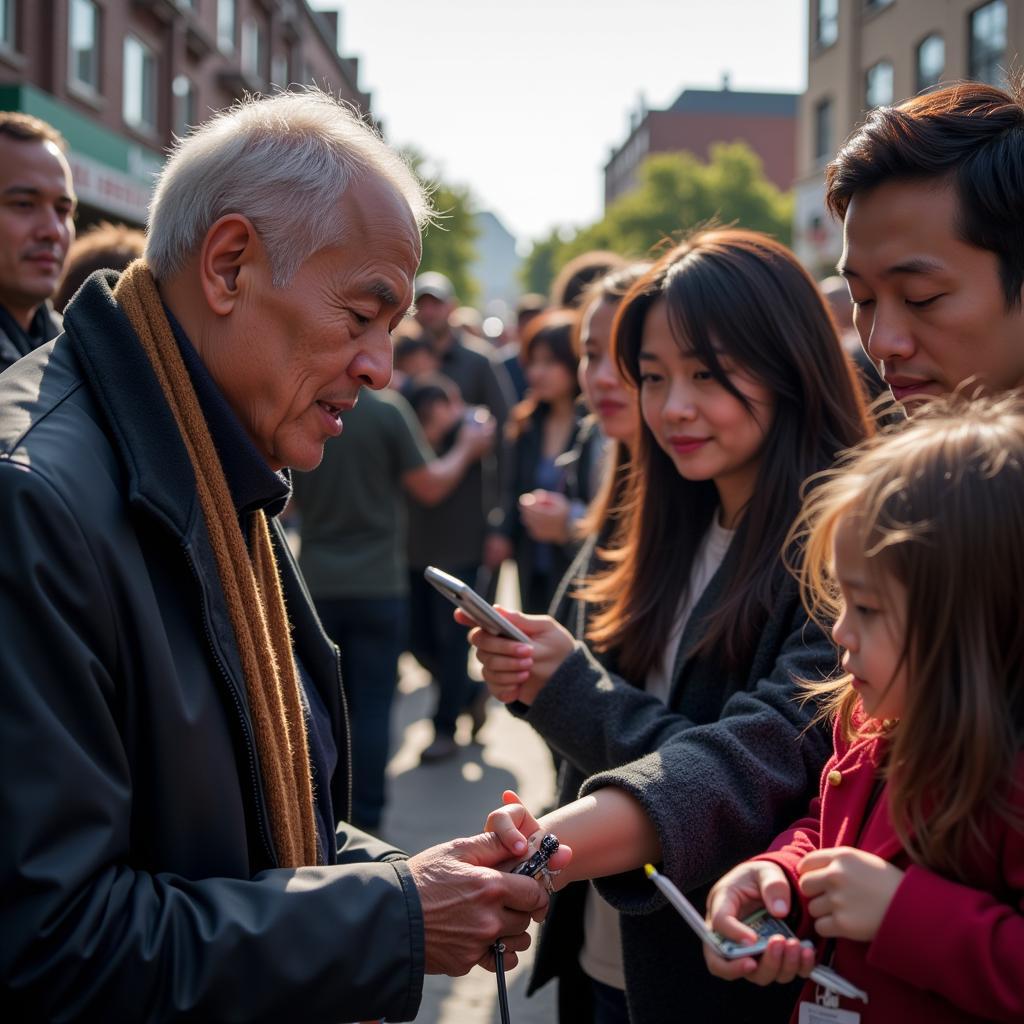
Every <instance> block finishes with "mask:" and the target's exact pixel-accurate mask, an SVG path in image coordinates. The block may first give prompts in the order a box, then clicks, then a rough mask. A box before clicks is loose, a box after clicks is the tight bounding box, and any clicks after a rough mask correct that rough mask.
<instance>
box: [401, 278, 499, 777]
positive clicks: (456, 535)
mask: <svg viewBox="0 0 1024 1024" xmlns="http://www.w3.org/2000/svg"><path fill="white" fill-rule="evenodd" d="M415 298H416V320H417V321H418V323H419V324H420V327H421V328H422V331H423V337H424V338H426V339H427V340H428V341H429V342H430V344H431V346H432V347H433V350H434V353H435V355H436V356H437V358H438V359H439V361H440V368H439V372H440V373H442V374H443V375H444V376H446V377H447V378H449V380H451V381H452V383H453V384H454V385H455V386H456V388H457V389H458V394H459V398H460V400H461V401H463V402H465V404H466V405H467V406H469V407H470V408H471V409H475V408H477V407H482V409H483V410H485V411H486V413H489V414H490V415H491V416H493V417H494V420H495V422H496V426H497V429H498V431H499V432H500V431H502V430H503V429H504V424H505V420H506V417H507V416H508V410H509V408H510V406H511V395H512V391H511V386H510V384H509V382H508V377H507V375H506V374H505V372H504V370H503V369H502V367H501V366H500V365H499V364H498V363H497V360H496V358H495V355H494V351H493V349H492V348H491V346H490V345H487V344H484V343H482V342H479V341H477V340H476V339H475V338H472V337H470V336H467V335H465V334H464V333H463V332H461V331H459V330H457V329H455V328H453V327H452V325H451V322H450V317H451V313H452V311H453V309H454V308H455V290H454V288H453V287H452V283H451V281H449V280H448V278H447V277H445V276H444V275H443V274H439V273H436V272H427V273H423V274H420V275H419V277H417V278H416V288H415ZM502 454H503V452H502V446H501V445H498V446H496V449H495V451H494V452H493V453H492V454H490V455H488V456H486V457H485V458H483V459H481V460H480V461H479V462H478V463H476V464H475V465H474V466H472V467H471V468H470V469H469V471H468V472H467V473H466V475H465V476H464V477H463V479H462V480H461V482H460V483H459V484H458V486H457V487H456V488H455V489H454V490H453V491H452V493H451V494H450V495H448V497H447V498H445V499H444V500H443V501H442V502H440V503H439V504H437V505H435V506H433V507H430V508H428V507H426V506H423V505H422V504H419V503H417V502H416V501H415V500H414V499H413V500H411V501H410V516H409V571H410V618H411V622H410V650H411V651H412V653H413V654H414V655H415V656H416V658H417V660H419V662H420V663H421V664H422V665H423V667H424V668H426V669H427V671H428V672H430V673H431V675H432V676H433V677H434V680H435V681H436V682H437V684H438V691H439V694H438V703H437V707H436V709H435V712H434V715H433V722H434V739H433V741H432V742H431V744H430V745H429V746H428V747H427V748H426V749H425V750H424V751H423V754H422V757H423V760H425V761H434V760H439V759H442V758H445V757H450V756H451V755H453V754H454V753H455V752H456V749H457V748H456V744H455V725H456V720H457V718H458V716H459V715H460V714H461V713H462V712H463V711H466V710H468V709H469V708H470V706H471V705H473V704H474V702H475V704H476V711H477V719H476V720H477V722H478V723H480V722H481V721H482V719H481V712H482V708H483V701H484V700H485V699H486V697H485V694H484V693H483V690H482V689H481V688H480V687H478V686H476V685H475V684H474V683H473V682H472V681H471V680H470V678H469V671H468V667H469V666H468V660H467V658H466V645H465V635H464V631H463V630H462V629H461V628H459V627H458V625H457V624H456V623H455V622H454V621H453V620H452V615H451V605H449V604H448V602H447V601H446V600H445V598H443V597H442V596H441V595H440V594H439V593H438V592H437V591H436V590H434V588H433V587H431V586H430V584H428V583H427V582H426V581H425V580H424V579H423V570H424V569H425V568H426V567H427V566H428V565H436V566H438V567H439V568H441V569H444V570H445V571H446V572H449V573H451V574H452V575H454V576H458V577H459V578H460V579H463V580H465V581H466V582H467V583H468V584H469V585H470V586H476V587H477V589H479V590H482V591H483V592H484V593H485V594H486V593H488V592H489V591H490V590H491V588H492V585H493V583H494V582H496V574H497V572H498V570H499V569H500V567H501V564H502V562H503V561H504V560H505V559H506V558H508V557H510V555H511V549H510V547H509V546H508V544H507V541H505V539H504V538H502V537H501V536H500V535H499V534H498V533H497V530H498V528H499V527H500V525H501V515H502V510H501V493H500V474H501V471H502V465H501V463H502Z"/></svg>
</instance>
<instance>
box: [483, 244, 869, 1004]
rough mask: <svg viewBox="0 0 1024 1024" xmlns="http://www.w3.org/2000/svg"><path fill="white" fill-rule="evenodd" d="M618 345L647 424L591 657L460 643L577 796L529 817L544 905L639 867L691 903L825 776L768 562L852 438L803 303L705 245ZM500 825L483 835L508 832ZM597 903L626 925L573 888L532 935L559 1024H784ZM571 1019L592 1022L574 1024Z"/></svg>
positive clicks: (642, 286) (781, 269)
mask: <svg viewBox="0 0 1024 1024" xmlns="http://www.w3.org/2000/svg"><path fill="white" fill-rule="evenodd" d="M614 345H615V355H616V358H617V362H618V365H619V368H620V371H621V372H622V374H623V375H624V376H625V378H626V379H627V380H628V381H629V382H630V383H631V384H632V385H633V387H634V388H635V389H636V391H638V392H639V405H640V409H641V412H642V426H641V430H640V433H639V435H638V437H637V440H636V443H635V445H634V457H633V459H632V461H631V463H630V467H629V478H628V483H627V486H626V494H625V499H624V501H623V503H622V505H621V507H620V510H619V517H618V521H619V524H620V525H619V528H618V530H617V532H616V533H615V534H614V535H613V537H612V538H611V541H610V542H609V543H608V544H607V545H606V546H603V547H601V548H600V549H599V552H598V553H599V555H600V556H601V558H602V560H603V562H604V568H603V570H601V569H599V571H598V573H597V575H596V576H595V577H593V578H591V579H590V580H589V582H587V583H586V584H585V585H584V586H583V587H582V601H581V602H579V604H580V605H581V606H582V613H581V614H580V615H579V616H576V617H574V616H571V615H568V616H566V620H567V621H572V620H573V618H575V619H576V621H577V622H579V621H580V619H582V624H583V637H584V638H585V640H586V643H585V644H583V643H579V642H578V641H577V638H575V637H574V636H573V635H572V634H571V633H570V632H569V631H568V630H566V629H564V628H563V627H562V626H561V625H559V623H558V622H556V621H554V620H553V619H550V618H548V617H545V616H520V615H515V614H513V613H509V617H510V618H512V619H513V620H514V621H515V622H516V623H517V624H518V625H520V627H521V628H522V629H523V630H524V631H525V632H526V633H527V634H528V635H529V636H530V638H531V644H529V645H520V644H516V643H514V642H510V641H501V640H499V639H498V638H494V637H491V636H489V635H485V634H483V633H482V632H481V631H474V632H472V633H471V634H470V639H471V641H472V642H473V643H474V644H475V645H476V646H477V649H478V651H479V653H480V658H481V661H482V663H483V666H484V678H485V680H486V681H487V683H488V685H489V686H490V687H491V690H492V692H493V693H495V694H496V695H497V696H498V697H499V699H502V700H504V701H506V702H510V703H511V704H512V707H513V710H514V711H515V712H516V713H518V714H521V715H523V716H524V717H525V718H526V720H527V721H528V722H530V723H531V724H532V725H533V726H534V727H535V728H536V729H537V730H538V732H540V733H541V735H542V736H543V737H544V739H545V740H547V742H548V743H549V744H550V745H551V746H552V747H553V748H554V749H555V750H556V751H558V753H559V754H561V755H562V756H563V757H564V759H565V764H564V766H563V773H562V777H561V779H560V793H561V796H562V799H564V800H572V799H573V798H574V797H575V796H576V795H577V794H578V793H579V791H580V787H581V786H583V787H584V792H585V793H587V794H590V795H588V796H586V797H585V798H584V800H583V801H581V802H579V803H574V804H569V805H568V806H567V807H563V808H561V809H560V810H558V811H555V812H553V813H552V814H551V815H550V816H547V817H546V818H545V822H546V823H547V824H549V826H550V827H552V828H553V830H554V831H555V832H556V833H557V834H559V835H560V836H561V837H562V838H564V839H565V840H566V841H568V842H569V844H570V845H571V846H572V848H573V854H574V856H573V863H572V865H571V866H570V867H569V868H568V869H567V871H566V873H565V875H564V876H563V878H562V879H560V884H561V883H562V882H564V881H565V880H566V879H573V878H592V877H597V876H600V875H607V874H610V873H614V872H622V871H625V870H627V869H630V868H634V867H639V866H640V865H642V864H643V861H644V859H645V858H646V859H652V858H653V859H656V860H658V859H660V860H663V862H664V869H665V871H666V872H667V873H668V874H669V875H670V877H672V878H673V879H674V880H675V881H676V883H677V884H679V885H680V886H681V887H682V888H683V890H684V891H688V892H691V893H696V895H695V897H694V898H695V899H698V900H700V901H703V899H704V896H705V891H706V890H705V887H706V886H707V884H708V883H709V882H710V881H711V880H712V879H714V878H716V877H718V875H719V874H720V873H721V870H720V869H722V868H724V867H726V866H727V865H728V864H730V863H734V862H735V860H736V859H740V858H741V857H742V856H745V854H740V857H736V853H737V851H740V850H747V851H748V852H753V851H754V850H756V849H759V848H763V842H764V841H767V839H768V838H770V836H771V835H772V834H774V832H775V831H777V828H776V827H775V825H776V824H778V825H781V824H782V823H784V822H785V821H787V820H789V819H790V817H791V813H792V809H793V808H795V807H799V806H801V804H802V802H803V801H804V800H805V799H806V798H807V796H808V795H809V794H810V793H811V792H812V791H813V787H814V784H815V780H816V779H817V776H818V773H819V771H820V768H821V765H822V764H823V763H824V761H825V759H826V757H827V754H828V745H827V738H826V736H825V735H824V733H823V731H819V730H810V731H808V729H807V725H808V722H809V719H810V717H811V716H810V712H809V711H807V710H806V709H803V708H801V707H800V706H799V705H798V704H796V703H795V702H794V701H793V700H792V697H793V695H794V689H795V686H794V682H793V679H794V677H808V676H809V677H820V676H822V675H828V674H830V673H831V672H832V671H833V670H834V668H835V663H836V658H835V651H834V649H833V648H832V645H831V644H830V643H829V641H828V638H827V637H826V635H825V634H824V633H822V632H821V631H820V630H818V629H817V628H815V627H814V626H813V625H811V624H809V623H808V620H807V616H806V614H805V613H804V612H803V610H802V608H801V606H800V601H799V594H798V593H797V589H796V585H795V583H793V581H792V580H790V579H789V578H788V576H787V574H786V572H785V569H784V567H783V565H782V563H781V559H780V552H781V549H782V545H783V542H784V540H785V537H786V532H787V530H788V527H789V525H790V523H791V522H792V520H793V518H794V517H795V516H796V513H797V511H798V510H799V504H800V503H799V489H800V484H801V482H802V481H803V480H804V479H805V478H806V477H807V476H808V475H810V474H812V473H815V472H818V471H820V470H822V469H824V468H826V467H828V466H829V465H830V464H831V463H832V460H833V459H834V458H835V455H836V453H837V452H839V451H840V450H841V449H843V448H845V447H847V446H849V445H850V444H852V443H856V442H857V441H859V440H860V439H861V438H862V437H863V436H864V435H865V433H866V432H867V430H868V427H867V423H866V420H865V416H864V411H863V404H862V401H861V398H860V395H859V392H858V390H857V386H856V383H855V381H854V379H853V376H852V373H851V370H850V368H849V366H848V364H847V363H846V361H845V358H844V356H843V353H842V351H841V349H840V346H839V341H838V339H837V337H836V334H835V330H834V328H833V326H832V323H831V321H830V319H829V316H828V313H827V312H826V310H825V308H824V305H823V303H822V300H821V298H820V296H819V294H818V292H817V290H816V288H815V286H814V282H813V281H811V280H810V278H809V277H808V276H807V274H806V273H805V271H803V269H802V268H801V267H800V265H799V264H798V263H797V261H796V260H795V258H794V257H793V256H792V254H791V253H789V252H788V250H786V249H785V248H784V247H783V246H781V245H779V244H778V243H776V242H774V241H772V240H771V239H769V238H767V237H766V236H763V235H759V234H756V233H754V232H747V231H739V230H715V231H705V232H701V233H699V234H697V235H695V236H694V237H693V238H691V239H690V240H689V241H688V242H686V243H684V244H682V245H680V246H678V247H677V248H676V249H674V250H673V251H671V252H669V253H667V254H666V255H665V256H664V257H663V258H662V259H661V260H660V261H659V262H658V263H657V264H656V265H655V266H654V267H653V268H652V269H651V270H650V271H649V273H648V274H646V275H645V276H644V277H643V278H642V279H641V280H640V281H639V282H638V283H637V284H636V285H635V286H634V287H633V288H632V289H631V290H630V292H629V293H628V294H627V295H626V297H625V299H624V300H623V302H622V305H621V307H620V310H619V312H618V315H617V318H616V321H615V341H614ZM573 590H574V592H579V591H580V588H579V587H575V588H573ZM584 784H585V785H584ZM517 813H518V812H516V811H514V810H506V811H502V812H498V814H496V815H494V816H492V818H493V819H494V820H492V822H491V823H490V827H493V828H495V829H496V830H498V831H502V832H503V833H505V834H510V831H509V830H511V831H515V829H514V825H515V824H517V823H519V824H522V823H523V818H522V816H521V815H520V816H519V817H517V816H516V815H517ZM759 837H760V838H759ZM512 838H514V837H512ZM759 842H761V844H762V846H760V847H759V845H758V843H759ZM730 857H732V858H733V860H731V861H730ZM601 894H602V895H603V896H606V897H608V898H609V899H611V900H613V901H614V904H615V906H616V907H617V908H618V909H620V910H622V909H625V910H628V911H630V912H631V913H628V914H623V915H621V916H620V915H619V914H617V913H615V912H614V911H611V910H610V909H609V908H608V905H607V903H605V902H604V900H602V899H601V898H599V897H598V896H597V895H596V894H595V893H594V891H593V890H592V889H590V888H589V887H587V886H585V885H583V886H580V885H576V886H570V887H569V889H568V890H567V891H566V892H565V893H560V894H559V896H558V898H557V899H556V901H555V903H554V904H553V906H552V911H551V915H550V918H549V922H550V923H549V925H548V926H546V928H545V930H544V933H543V934H542V940H541V948H540V950H539V952H538V957H537V968H536V970H537V974H536V975H535V984H538V983H543V981H545V980H546V979H547V978H549V977H551V976H554V975H557V976H558V977H559V978H560V980H561V984H562V987H563V988H567V989H569V990H570V991H571V992H572V993H573V994H572V996H571V997H570V998H565V997H563V998H562V999H561V1003H562V1006H563V1019H565V1020H578V1021H583V1020H588V1019H593V1020H601V1021H604V1020H620V1021H621V1020H625V1019H626V1016H627V1003H628V1016H629V1018H630V1019H631V1020H633V1021H644V1022H646V1021H660V1020H666V1021H668V1020H673V1021H674V1020H678V1019H679V1017H680V1014H681V1013H682V1009H681V1008H682V1007H685V1009H686V1011H687V1012H689V1013H692V1014H693V1015H694V1018H695V1019H701V1020H716V1019H717V1020H722V1021H738V1020H743V1019H745V1018H746V1017H747V1016H748V1015H750V1016H752V1017H756V1019H759V1020H761V1019H770V1018H771V1015H772V1012H773V1011H774V1013H775V1016H776V1017H778V1016H779V1015H780V1014H781V1015H782V1016H783V1017H785V1016H786V1015H788V1012H789V1008H790V1007H791V1006H792V1001H793V998H795V993H792V994H791V995H790V994H787V993H785V992H781V991H780V992H779V993H776V994H775V997H774V1000H773V999H772V998H769V999H766V998H765V995H766V994H765V993H759V992H757V991H756V990H752V989H750V988H749V986H743V988H742V989H740V988H738V987H737V988H734V989H732V990H730V987H729V986H727V985H725V984H723V983H721V982H718V981H716V980H715V979H712V978H710V977H709V976H708V974H707V972H706V970H705V968H704V964H703V960H702V957H701V953H700V948H699V944H698V942H697V940H696V939H695V937H694V936H693V935H692V934H691V933H689V932H688V930H687V929H686V927H685V924H684V923H683V922H682V921H681V919H680V918H679V917H678V915H676V914H675V912H674V911H672V910H670V909H668V908H666V906H665V904H664V903H663V901H661V900H660V899H659V898H658V896H657V893H656V890H654V889H653V887H652V886H651V885H650V883H649V882H647V881H646V880H645V879H644V878H643V877H642V874H641V873H640V872H635V873H632V874H630V875H623V876H621V877H619V878H616V879H614V880H609V881H608V882H605V883H602V889H601ZM645 912H652V913H650V915H649V916H643V917H641V916H637V915H638V914H640V913H645ZM753 997H757V998H753ZM590 998H592V999H593V1000H594V1001H595V1002H596V1004H597V1005H598V1006H602V1005H604V1006H608V1007H609V1009H608V1010H607V1011H605V1010H596V1011H595V1012H594V1013H591V1012H590V1011H588V1010H587V1009H586V1005H587V1004H586V1002H585V1000H587V1001H589V999H590ZM773 1001H774V1004H775V1005H774V1006H773V1005H772V1003H773ZM573 1007H575V1010H574V1009H573Z"/></svg>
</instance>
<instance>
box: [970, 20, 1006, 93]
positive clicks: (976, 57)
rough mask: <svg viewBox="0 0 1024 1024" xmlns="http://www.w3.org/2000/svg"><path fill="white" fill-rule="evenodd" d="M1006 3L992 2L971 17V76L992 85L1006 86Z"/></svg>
mask: <svg viewBox="0 0 1024 1024" xmlns="http://www.w3.org/2000/svg"><path fill="white" fill-rule="evenodd" d="M1005 63H1006V0H992V3H988V4H985V5H984V7H979V8H978V9H977V10H976V11H974V12H973V13H972V14H971V57H970V76H971V78H974V79H977V80H978V81H979V82H988V83H989V84H990V85H1005V84H1006V76H1005V74H1004V73H1003V67H1002V66H1003V65H1004V64H1005Z"/></svg>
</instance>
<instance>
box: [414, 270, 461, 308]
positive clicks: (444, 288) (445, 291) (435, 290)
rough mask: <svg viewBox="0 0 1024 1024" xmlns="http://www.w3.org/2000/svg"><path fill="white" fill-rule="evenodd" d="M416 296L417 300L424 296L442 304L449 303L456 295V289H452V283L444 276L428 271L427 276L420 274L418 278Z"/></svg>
mask: <svg viewBox="0 0 1024 1024" xmlns="http://www.w3.org/2000/svg"><path fill="white" fill-rule="evenodd" d="M415 294H416V298H417V299H420V298H422V297H423V296H424V295H429V296H430V297H431V298H434V299H438V300H439V301H440V302H447V301H448V300H449V299H451V298H452V297H453V296H454V295H455V289H454V288H453V287H452V283H451V281H449V280H448V278H447V277H445V276H444V274H439V273H437V271H435V270H428V271H427V272H426V273H425V274H420V276H419V277H417V278H416V290H415Z"/></svg>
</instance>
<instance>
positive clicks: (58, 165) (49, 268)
mask: <svg viewBox="0 0 1024 1024" xmlns="http://www.w3.org/2000/svg"><path fill="white" fill-rule="evenodd" d="M65 148H66V144H65V142H64V139H63V138H62V137H61V135H60V133H59V132H58V131H57V130H56V128H53V127H51V126H50V125H48V124H47V123H46V122H45V121H41V120H40V119H39V118H37V117H32V116H31V115H29V114H20V113H17V112H15V111H6V110H5V111H0V371H2V370H4V369H6V368H7V367H8V366H10V365H11V364H12V363H14V362H17V360H19V359H20V358H21V357H22V356H24V355H27V354H28V353H29V352H31V351H32V350H33V349H36V348H38V347H39V346H40V345H44V344H46V342H48V341H50V340H52V339H53V338H55V337H57V335H58V334H60V327H61V322H60V317H58V316H57V315H56V314H55V313H54V312H53V306H52V305H51V303H50V301H49V300H50V297H51V296H52V295H53V293H54V292H55V291H56V290H57V285H58V284H59V283H60V276H61V271H62V270H63V268H64V260H65V258H66V257H67V254H68V247H69V246H70V245H71V243H72V241H73V240H74V237H75V206H76V200H75V189H74V185H73V184H72V182H71V168H70V167H69V165H68V161H67V158H66V157H65V156H64V150H65Z"/></svg>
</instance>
